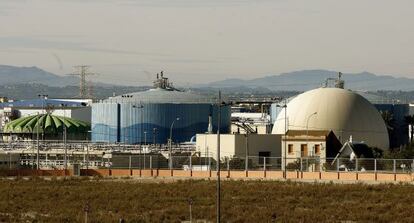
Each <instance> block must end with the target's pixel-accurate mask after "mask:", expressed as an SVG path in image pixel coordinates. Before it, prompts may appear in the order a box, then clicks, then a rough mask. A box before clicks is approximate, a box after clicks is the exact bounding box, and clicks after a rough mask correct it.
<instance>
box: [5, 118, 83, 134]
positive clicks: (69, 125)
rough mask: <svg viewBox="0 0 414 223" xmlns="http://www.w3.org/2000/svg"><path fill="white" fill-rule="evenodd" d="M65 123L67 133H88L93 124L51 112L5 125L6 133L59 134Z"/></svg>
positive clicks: (19, 119)
mask: <svg viewBox="0 0 414 223" xmlns="http://www.w3.org/2000/svg"><path fill="white" fill-rule="evenodd" d="M63 125H65V126H66V131H67V133H87V132H88V131H89V130H90V129H91V125H90V124H89V123H87V122H84V121H80V120H75V119H72V118H67V117H62V116H55V115H50V114H40V115H32V116H27V117H22V118H18V119H16V120H13V121H11V122H9V123H7V124H6V125H5V126H4V129H3V132H4V133H37V130H38V131H39V133H45V134H57V133H62V132H63Z"/></svg>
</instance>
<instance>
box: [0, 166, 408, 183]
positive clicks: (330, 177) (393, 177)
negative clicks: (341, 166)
mask: <svg viewBox="0 0 414 223" xmlns="http://www.w3.org/2000/svg"><path fill="white" fill-rule="evenodd" d="M81 175H82V176H103V177H110V176H112V177H128V176H131V177H161V178H162V177H165V178H168V177H176V178H177V179H180V178H203V179H215V178H216V176H217V174H216V171H191V170H159V169H152V170H140V169H82V170H81ZM0 176H73V171H71V170H67V171H65V170H33V169H21V170H1V171H0ZM220 176H221V177H222V178H227V179H241V180H244V179H246V180H247V179H252V180H260V179H268V180H281V179H285V178H286V179H291V180H306V181H315V180H316V181H318V180H321V181H348V182H375V181H377V182H407V183H413V182H414V174H410V173H372V172H371V173H367V172H358V173H356V172H299V171H287V172H286V177H284V172H283V171H220Z"/></svg>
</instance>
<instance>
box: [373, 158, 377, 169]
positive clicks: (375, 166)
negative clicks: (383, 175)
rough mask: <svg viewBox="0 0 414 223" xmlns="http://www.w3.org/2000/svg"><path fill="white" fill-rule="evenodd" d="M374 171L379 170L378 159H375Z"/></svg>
mask: <svg viewBox="0 0 414 223" xmlns="http://www.w3.org/2000/svg"><path fill="white" fill-rule="evenodd" d="M374 172H377V159H374Z"/></svg>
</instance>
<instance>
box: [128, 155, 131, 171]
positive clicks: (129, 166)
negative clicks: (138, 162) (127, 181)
mask: <svg viewBox="0 0 414 223" xmlns="http://www.w3.org/2000/svg"><path fill="white" fill-rule="evenodd" d="M131 163H132V162H131V155H130V156H129V165H128V166H129V170H131Z"/></svg>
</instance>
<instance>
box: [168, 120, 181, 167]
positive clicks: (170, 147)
mask: <svg viewBox="0 0 414 223" xmlns="http://www.w3.org/2000/svg"><path fill="white" fill-rule="evenodd" d="M179 120H180V118H179V117H177V118H175V119H174V120H173V121H172V123H171V126H170V138H169V139H168V143H169V144H168V146H169V153H170V160H169V163H170V170H171V169H172V167H173V166H172V129H173V126H174V123H175V121H179Z"/></svg>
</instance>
